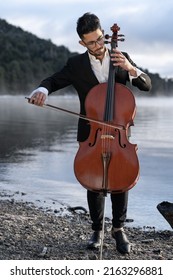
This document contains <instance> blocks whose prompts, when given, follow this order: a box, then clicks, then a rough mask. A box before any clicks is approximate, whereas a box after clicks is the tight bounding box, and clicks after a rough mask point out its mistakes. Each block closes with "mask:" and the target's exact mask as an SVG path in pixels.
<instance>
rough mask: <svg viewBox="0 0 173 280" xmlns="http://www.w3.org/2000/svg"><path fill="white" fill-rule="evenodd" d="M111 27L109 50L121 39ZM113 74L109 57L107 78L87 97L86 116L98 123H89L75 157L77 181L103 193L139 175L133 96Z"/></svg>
mask: <svg viewBox="0 0 173 280" xmlns="http://www.w3.org/2000/svg"><path fill="white" fill-rule="evenodd" d="M111 30H112V32H113V33H112V36H109V35H106V36H105V38H106V39H109V38H111V42H110V43H111V52H112V51H113V49H115V48H116V47H117V46H118V41H119V40H121V41H122V40H124V39H122V38H120V37H122V36H123V35H118V31H119V30H120V28H119V27H118V26H117V24H114V25H113V26H112V27H111ZM115 76H116V67H115V66H113V63H112V61H110V67H109V77H108V82H107V83H101V84H98V85H96V86H95V87H93V88H92V89H91V90H90V91H89V93H88V95H87V97H86V101H85V109H86V116H87V118H88V119H97V120H98V122H99V123H97V122H91V123H90V134H89V137H88V138H87V140H85V141H84V142H80V143H79V149H78V151H77V154H76V156H75V159H74V173H75V176H76V178H77V180H78V181H79V182H80V184H81V185H82V186H83V187H85V188H86V189H88V190H91V191H96V192H102V193H103V194H105V195H106V194H107V193H108V192H111V193H120V192H125V191H127V190H129V189H131V188H132V187H133V186H134V185H135V184H136V183H137V180H138V178H139V161H138V157H137V153H136V151H137V145H136V144H131V143H130V142H129V139H128V130H129V128H130V126H132V125H134V122H133V120H134V117H135V114H136V105H135V98H134V96H133V93H132V92H131V90H130V89H129V88H128V87H126V86H125V85H122V84H120V83H116V82H115ZM114 125H115V126H116V127H114ZM120 128H121V129H120Z"/></svg>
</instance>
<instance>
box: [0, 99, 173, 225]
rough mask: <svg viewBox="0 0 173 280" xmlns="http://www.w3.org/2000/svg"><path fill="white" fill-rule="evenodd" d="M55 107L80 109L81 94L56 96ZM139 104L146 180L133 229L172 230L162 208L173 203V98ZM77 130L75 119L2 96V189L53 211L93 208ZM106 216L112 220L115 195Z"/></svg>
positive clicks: (135, 193)
mask: <svg viewBox="0 0 173 280" xmlns="http://www.w3.org/2000/svg"><path fill="white" fill-rule="evenodd" d="M49 103H51V104H54V105H57V106H62V107H65V108H67V109H70V110H73V111H76V112H78V110H79V108H78V106H79V103H78V98H77V97H75V96H59V97H56V96H51V97H50V98H49ZM136 103H137V108H138V110H137V114H136V117H135V126H134V127H133V128H132V137H131V142H132V143H135V144H137V145H138V157H139V161H140V179H139V181H138V183H137V185H136V186H135V187H134V188H133V189H131V190H130V191H129V207H128V218H130V219H134V222H133V223H131V224H128V226H139V227H143V226H149V227H153V226H154V227H155V228H156V229H159V230H164V229H169V230H170V229H171V227H170V226H169V224H168V223H167V222H166V220H165V219H164V218H163V217H162V216H161V215H160V213H159V212H158V210H157V208H156V206H157V204H159V203H160V202H162V201H169V202H173V189H172V183H173V172H172V165H173V141H172V136H173V125H172V121H173V110H172V108H173V98H149V97H145V98H144V97H137V98H136ZM76 127H77V118H75V117H73V116H72V115H69V114H65V113H62V112H60V111H53V110H50V109H44V108H40V107H36V106H33V105H30V104H28V103H27V101H26V100H25V99H24V97H23V96H13V97H11V96H1V97H0V191H1V192H3V191H5V192H6V193H8V194H9V195H10V194H13V193H15V196H14V197H15V199H17V200H23V201H31V202H34V203H35V204H36V205H37V206H43V207H49V208H51V209H53V210H54V209H59V208H60V207H62V205H70V206H79V205H82V206H84V207H86V208H87V209H88V207H87V203H86V190H85V189H84V188H83V187H81V185H80V184H79V183H78V182H77V180H76V178H75V176H74V173H73V160H74V157H75V154H76V152H77V149H78V143H77V142H76ZM22 194H23V195H22ZM24 194H25V195H24ZM106 216H107V217H110V218H111V205H110V199H109V195H108V196H107V198H106Z"/></svg>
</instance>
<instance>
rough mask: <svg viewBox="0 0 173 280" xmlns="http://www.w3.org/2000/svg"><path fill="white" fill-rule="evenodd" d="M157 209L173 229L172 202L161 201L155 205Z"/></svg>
mask: <svg viewBox="0 0 173 280" xmlns="http://www.w3.org/2000/svg"><path fill="white" fill-rule="evenodd" d="M157 209H158V210H159V212H160V213H161V214H162V216H163V217H164V218H165V219H166V221H167V222H168V223H169V224H170V226H171V227H172V229H173V203H170V202H168V201H163V202H161V203H159V204H158V205H157Z"/></svg>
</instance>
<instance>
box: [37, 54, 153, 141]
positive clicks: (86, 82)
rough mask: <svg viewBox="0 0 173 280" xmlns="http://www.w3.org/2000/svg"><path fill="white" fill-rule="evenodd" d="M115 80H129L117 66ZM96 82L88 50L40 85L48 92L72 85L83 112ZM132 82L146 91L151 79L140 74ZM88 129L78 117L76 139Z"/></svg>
mask: <svg viewBox="0 0 173 280" xmlns="http://www.w3.org/2000/svg"><path fill="white" fill-rule="evenodd" d="M123 54H124V55H125V56H126V57H127V59H128V60H129V61H130V62H131V64H132V65H134V66H136V65H135V63H134V62H133V61H132V60H131V59H130V57H129V55H128V54H127V53H123ZM115 81H116V82H118V83H121V84H124V85H126V83H127V82H128V81H129V75H128V72H127V71H125V70H123V69H122V68H121V67H117V69H116V75H115ZM97 84H99V81H98V80H97V78H96V76H95V75H94V73H93V70H92V68H91V65H90V60H89V56H88V52H85V53H83V54H80V55H77V56H74V57H71V58H69V60H68V61H67V63H66V65H65V66H64V67H63V69H62V70H61V71H59V72H56V73H55V74H54V75H52V76H50V77H48V78H46V79H45V80H43V81H42V82H41V84H40V86H41V87H45V88H47V89H48V91H49V94H50V93H52V92H54V91H57V90H59V89H62V88H64V87H66V86H69V85H73V87H74V88H75V89H76V91H77V93H78V95H79V99H80V113H81V114H85V98H86V96H87V94H88V92H89V91H90V90H91V89H92V88H93V87H94V86H95V85H97ZM132 84H133V85H134V86H136V87H138V88H139V89H140V90H143V91H148V90H150V88H151V80H150V78H149V77H148V75H147V74H141V75H140V76H139V77H138V78H135V79H133V82H132ZM89 131H90V126H89V124H88V122H87V121H85V120H82V119H79V124H78V137H77V138H78V141H84V140H85V139H86V138H87V137H88V135H89Z"/></svg>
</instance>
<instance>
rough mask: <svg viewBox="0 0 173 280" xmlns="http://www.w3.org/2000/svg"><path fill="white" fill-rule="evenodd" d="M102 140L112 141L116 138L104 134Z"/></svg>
mask: <svg viewBox="0 0 173 280" xmlns="http://www.w3.org/2000/svg"><path fill="white" fill-rule="evenodd" d="M101 139H110V140H114V139H115V137H114V136H113V135H108V134H104V135H102V136H101Z"/></svg>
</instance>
